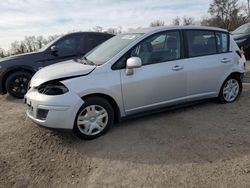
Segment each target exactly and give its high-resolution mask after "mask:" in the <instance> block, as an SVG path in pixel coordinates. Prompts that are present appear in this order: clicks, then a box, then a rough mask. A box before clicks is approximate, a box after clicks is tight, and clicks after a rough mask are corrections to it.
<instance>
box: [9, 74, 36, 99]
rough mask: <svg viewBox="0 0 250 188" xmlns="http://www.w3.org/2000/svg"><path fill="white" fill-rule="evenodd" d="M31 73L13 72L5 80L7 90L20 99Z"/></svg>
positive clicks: (25, 90) (25, 91)
mask: <svg viewBox="0 0 250 188" xmlns="http://www.w3.org/2000/svg"><path fill="white" fill-rule="evenodd" d="M31 77H32V75H31V74H30V73H28V72H21V71H19V72H15V73H13V74H11V75H10V76H9V77H8V78H7V80H6V85H5V87H6V90H7V92H8V93H9V94H10V95H11V96H13V97H16V98H19V99H22V98H23V97H24V95H25V94H26V93H27V90H28V83H29V81H30V79H31Z"/></svg>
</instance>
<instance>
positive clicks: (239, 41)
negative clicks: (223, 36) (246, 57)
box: [235, 38, 247, 43]
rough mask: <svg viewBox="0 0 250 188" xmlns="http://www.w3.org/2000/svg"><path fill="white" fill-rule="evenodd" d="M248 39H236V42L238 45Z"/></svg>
mask: <svg viewBox="0 0 250 188" xmlns="http://www.w3.org/2000/svg"><path fill="white" fill-rule="evenodd" d="M246 40H247V39H246V38H245V39H235V42H237V43H242V42H245V41H246Z"/></svg>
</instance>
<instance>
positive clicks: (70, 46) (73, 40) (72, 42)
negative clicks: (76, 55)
mask: <svg viewBox="0 0 250 188" xmlns="http://www.w3.org/2000/svg"><path fill="white" fill-rule="evenodd" d="M56 46H57V48H58V50H59V51H60V50H78V49H79V48H80V46H81V42H80V38H79V37H78V36H69V37H65V38H63V39H62V40H60V41H59V42H58V43H57V44H56Z"/></svg>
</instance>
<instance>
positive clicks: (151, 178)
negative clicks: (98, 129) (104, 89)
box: [0, 84, 250, 188]
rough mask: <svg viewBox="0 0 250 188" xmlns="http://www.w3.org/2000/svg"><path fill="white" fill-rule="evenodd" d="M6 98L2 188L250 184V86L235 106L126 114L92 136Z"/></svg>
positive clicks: (1, 110) (1, 105)
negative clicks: (38, 119)
mask: <svg viewBox="0 0 250 188" xmlns="http://www.w3.org/2000/svg"><path fill="white" fill-rule="evenodd" d="M0 101H1V102H0V169H1V170H0V187H4V188H5V187H175V188H176V187H240V188H242V187H243V188H244V187H246V188H247V187H250V136H249V135H250V115H249V114H250V84H244V91H243V93H242V96H241V97H240V99H239V100H238V101H236V102H235V103H233V104H225V105H222V104H217V103H215V102H213V101H211V102H204V103H201V104H197V105H193V106H190V107H186V108H181V109H177V110H173V111H169V112H161V113H158V114H155V115H150V116H147V117H141V118H136V119H131V120H127V121H124V122H122V123H120V124H118V125H116V126H115V127H114V128H113V129H111V131H110V132H109V133H108V134H106V135H104V136H103V137H100V138H98V139H96V140H92V141H83V140H80V139H78V138H76V137H74V136H73V135H72V134H71V133H70V132H62V131H55V130H48V129H44V128H42V127H39V126H36V125H35V124H34V123H32V122H31V121H30V120H27V119H26V117H25V113H24V112H25V107H24V105H23V103H22V100H16V99H13V98H11V97H10V96H0Z"/></svg>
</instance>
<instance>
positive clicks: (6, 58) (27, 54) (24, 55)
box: [0, 52, 41, 63]
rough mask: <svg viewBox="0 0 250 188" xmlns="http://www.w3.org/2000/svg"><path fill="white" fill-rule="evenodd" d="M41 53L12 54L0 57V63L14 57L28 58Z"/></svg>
mask: <svg viewBox="0 0 250 188" xmlns="http://www.w3.org/2000/svg"><path fill="white" fill-rule="evenodd" d="M39 54H41V52H30V53H24V54H19V55H13V56H8V57H5V58H1V59H0V63H2V62H6V61H9V60H14V59H22V58H26V57H27V58H28V57H29V58H30V57H31V56H37V55H39Z"/></svg>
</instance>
